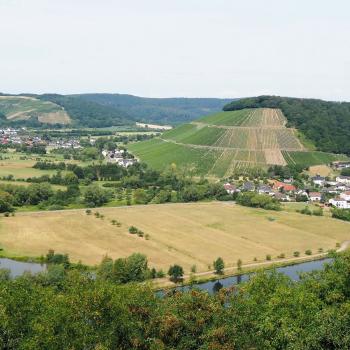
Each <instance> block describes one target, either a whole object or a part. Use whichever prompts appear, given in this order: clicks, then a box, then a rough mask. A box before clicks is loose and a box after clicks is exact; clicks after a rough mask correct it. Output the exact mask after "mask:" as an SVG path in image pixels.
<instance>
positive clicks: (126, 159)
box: [102, 149, 138, 168]
mask: <svg viewBox="0 0 350 350" xmlns="http://www.w3.org/2000/svg"><path fill="white" fill-rule="evenodd" d="M102 155H103V157H104V158H105V160H106V161H107V162H108V163H114V164H117V165H119V166H121V167H123V168H127V167H129V166H131V165H134V164H135V163H137V162H138V161H137V159H136V158H131V157H130V155H129V154H128V153H127V151H126V150H124V149H114V150H112V151H108V150H103V151H102Z"/></svg>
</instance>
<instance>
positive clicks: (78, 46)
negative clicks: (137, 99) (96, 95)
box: [0, 0, 350, 101]
mask: <svg viewBox="0 0 350 350" xmlns="http://www.w3.org/2000/svg"><path fill="white" fill-rule="evenodd" d="M349 16H350V2H349V1H347V0H333V1H329V0H283V1H282V0H278V1H277V0H264V1H262V0H244V1H243V0H240V1H236V0H123V1H122V0H59V1H58V0H56V1H54V0H0V91H2V92H6V93H23V92H31V93H45V92H51V93H62V94H70V93H86V92H108V93H127V94H133V95H139V96H146V97H180V96H183V97H225V98H230V97H232V98H233V97H246V96H255V95H261V94H274V95H281V96H295V97H314V98H322V99H326V100H336V101H345V100H346V101H350V20H349Z"/></svg>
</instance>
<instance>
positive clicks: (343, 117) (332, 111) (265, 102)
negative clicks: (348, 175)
mask: <svg viewBox="0 0 350 350" xmlns="http://www.w3.org/2000/svg"><path fill="white" fill-rule="evenodd" d="M261 107H269V108H280V109H281V110H282V112H283V114H284V115H285V116H286V118H287V120H288V125H287V126H288V127H295V128H297V129H298V130H300V131H301V132H302V133H303V134H304V135H305V136H306V137H307V138H308V139H310V140H311V141H313V142H314V144H315V145H316V147H317V148H318V149H319V150H321V151H326V152H334V153H345V154H348V155H350V137H349V135H350V103H349V102H329V101H323V100H316V99H302V98H291V97H280V96H258V97H251V98H244V99H240V100H236V101H233V102H231V103H229V104H227V105H225V106H224V108H223V109H224V111H234V110H241V109H244V108H261Z"/></svg>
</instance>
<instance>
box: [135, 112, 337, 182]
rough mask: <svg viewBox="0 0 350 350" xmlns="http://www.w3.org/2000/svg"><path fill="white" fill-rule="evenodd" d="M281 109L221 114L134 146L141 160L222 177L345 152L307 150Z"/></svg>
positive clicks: (330, 157) (319, 160)
mask: <svg viewBox="0 0 350 350" xmlns="http://www.w3.org/2000/svg"><path fill="white" fill-rule="evenodd" d="M286 122H287V120H286V118H285V117H284V115H283V114H282V112H281V111H280V110H279V109H272V108H256V109H243V110H239V111H229V112H220V113H217V114H214V115H210V116H206V117H204V118H202V119H199V120H196V121H193V122H191V123H189V124H184V125H182V126H180V127H178V128H175V129H173V130H171V131H169V132H166V133H164V134H163V135H162V136H161V137H159V138H157V139H153V140H150V141H146V142H141V143H138V144H134V145H131V146H130V150H131V151H132V152H134V154H135V155H136V156H138V157H139V158H140V159H141V160H143V161H145V162H146V163H149V164H150V165H151V166H153V167H155V168H158V169H161V168H164V167H166V166H169V165H170V164H172V163H175V164H176V165H177V166H181V167H187V168H189V169H190V170H193V172H194V173H195V174H199V175H212V176H217V177H223V176H229V175H232V174H233V173H234V172H235V170H238V169H239V170H240V171H241V170H244V169H249V168H256V167H267V166H268V165H273V164H277V165H286V164H287V163H288V164H303V165H304V164H305V163H307V161H308V159H310V160H312V161H311V163H312V164H310V165H314V164H315V163H317V164H322V163H329V162H330V161H332V160H335V159H343V156H339V155H333V154H328V153H321V152H308V150H307V149H306V148H305V147H304V146H303V145H302V143H301V142H300V141H299V139H298V137H297V136H296V132H295V130H294V129H289V128H287V127H286Z"/></svg>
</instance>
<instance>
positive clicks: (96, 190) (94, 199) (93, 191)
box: [84, 185, 111, 207]
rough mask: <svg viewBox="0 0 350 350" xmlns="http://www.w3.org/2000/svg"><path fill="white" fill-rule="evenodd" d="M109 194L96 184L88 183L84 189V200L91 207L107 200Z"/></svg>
mask: <svg viewBox="0 0 350 350" xmlns="http://www.w3.org/2000/svg"><path fill="white" fill-rule="evenodd" d="M110 197H111V194H110V193H109V192H108V191H106V190H104V189H102V188H101V187H100V186H97V185H90V186H88V188H87V189H86V190H85V193H84V201H85V203H86V204H88V205H89V206H91V207H98V206H101V205H103V204H105V203H107V202H108V200H109V198H110Z"/></svg>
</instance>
